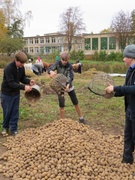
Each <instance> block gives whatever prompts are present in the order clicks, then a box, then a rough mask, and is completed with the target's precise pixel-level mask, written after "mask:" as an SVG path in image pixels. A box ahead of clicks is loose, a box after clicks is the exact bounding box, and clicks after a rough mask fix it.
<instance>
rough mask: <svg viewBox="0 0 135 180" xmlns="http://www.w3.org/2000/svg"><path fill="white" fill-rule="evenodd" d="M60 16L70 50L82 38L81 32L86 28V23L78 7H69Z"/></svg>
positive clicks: (61, 26) (61, 27) (62, 30)
mask: <svg viewBox="0 0 135 180" xmlns="http://www.w3.org/2000/svg"><path fill="white" fill-rule="evenodd" d="M60 18H61V23H60V29H61V32H63V33H64V36H65V43H66V44H67V46H68V50H69V51H70V50H71V49H72V45H73V43H74V42H75V41H77V39H78V38H80V34H81V33H82V31H84V30H85V24H84V23H83V19H82V18H81V13H80V10H79V8H78V7H69V8H68V9H67V10H66V12H64V13H62V14H61V16H60Z"/></svg>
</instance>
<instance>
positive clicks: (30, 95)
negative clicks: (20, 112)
mask: <svg viewBox="0 0 135 180" xmlns="http://www.w3.org/2000/svg"><path fill="white" fill-rule="evenodd" d="M40 96H41V94H40V87H39V86H38V85H37V84H35V85H33V86H32V90H31V91H30V92H25V98H26V99H27V100H28V101H33V102H35V101H37V100H39V99H40Z"/></svg>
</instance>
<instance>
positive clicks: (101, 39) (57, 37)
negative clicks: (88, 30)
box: [24, 33, 121, 55]
mask: <svg viewBox="0 0 135 180" xmlns="http://www.w3.org/2000/svg"><path fill="white" fill-rule="evenodd" d="M24 41H25V48H24V50H25V52H27V53H28V54H30V55H40V54H44V55H47V54H51V53H53V52H55V50H58V51H59V52H63V51H68V43H67V42H66V37H65V35H64V34H60V33H49V34H44V35H43V36H39V35H37V36H32V37H24ZM71 50H72V51H73V50H74V51H78V50H82V51H83V52H84V54H85V55H92V54H94V52H95V51H97V52H100V51H106V53H110V52H112V51H113V52H119V51H121V49H120V48H119V44H118V42H117V41H116V38H115V36H114V34H112V33H100V34H82V35H80V36H77V37H74V38H73V40H72V49H71Z"/></svg>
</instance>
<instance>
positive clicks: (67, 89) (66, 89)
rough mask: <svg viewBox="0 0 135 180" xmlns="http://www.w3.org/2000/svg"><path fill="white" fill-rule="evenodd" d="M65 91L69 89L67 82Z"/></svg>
mask: <svg viewBox="0 0 135 180" xmlns="http://www.w3.org/2000/svg"><path fill="white" fill-rule="evenodd" d="M65 91H66V92H68V91H69V84H67V86H66V88H65Z"/></svg>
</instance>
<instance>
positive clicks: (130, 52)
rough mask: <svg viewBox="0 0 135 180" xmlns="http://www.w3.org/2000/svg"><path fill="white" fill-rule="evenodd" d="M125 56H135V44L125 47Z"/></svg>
mask: <svg viewBox="0 0 135 180" xmlns="http://www.w3.org/2000/svg"><path fill="white" fill-rule="evenodd" d="M123 56H124V57H127V58H135V44H130V45H128V46H126V47H125V49H124V52H123Z"/></svg>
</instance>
